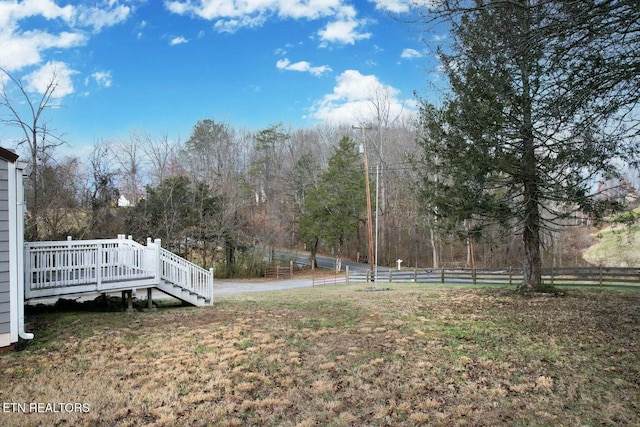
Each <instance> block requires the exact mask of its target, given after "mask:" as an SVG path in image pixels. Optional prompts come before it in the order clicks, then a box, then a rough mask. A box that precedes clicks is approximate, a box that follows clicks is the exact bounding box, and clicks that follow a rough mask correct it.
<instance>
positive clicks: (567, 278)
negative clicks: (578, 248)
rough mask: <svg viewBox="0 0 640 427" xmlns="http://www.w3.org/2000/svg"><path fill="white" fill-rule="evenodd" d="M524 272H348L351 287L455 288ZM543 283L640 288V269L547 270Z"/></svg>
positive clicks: (518, 277) (510, 281) (508, 281)
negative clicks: (371, 284)
mask: <svg viewBox="0 0 640 427" xmlns="http://www.w3.org/2000/svg"><path fill="white" fill-rule="evenodd" d="M523 277H524V276H523V270H522V268H459V267H456V268H446V267H445V268H436V269H424V268H422V269H420V268H418V269H404V270H379V271H378V276H377V280H376V277H375V274H374V272H373V271H371V270H352V271H348V272H347V283H358V282H375V281H378V282H385V283H393V282H404V283H407V282H413V283H440V284H444V283H451V284H494V285H514V286H515V285H518V284H519V283H522V281H523ZM542 280H543V281H544V282H545V283H550V284H553V285H555V286H595V287H606V286H616V287H640V268H623V267H563V268H543V269H542Z"/></svg>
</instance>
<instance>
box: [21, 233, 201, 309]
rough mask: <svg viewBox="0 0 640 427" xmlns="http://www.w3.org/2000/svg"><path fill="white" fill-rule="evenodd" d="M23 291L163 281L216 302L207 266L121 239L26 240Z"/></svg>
mask: <svg viewBox="0 0 640 427" xmlns="http://www.w3.org/2000/svg"><path fill="white" fill-rule="evenodd" d="M24 260H25V269H24V271H25V297H26V298H37V297H48V296H58V295H64V294H72V293H83V292H105V291H109V290H117V289H126V288H136V287H138V288H143V287H147V288H148V287H153V286H158V285H159V284H160V283H162V282H163V281H164V282H165V283H170V284H172V285H174V286H176V287H178V288H181V289H182V290H185V291H188V292H189V294H190V295H195V296H199V297H201V298H204V299H205V300H206V301H208V302H210V303H212V302H213V269H211V270H209V271H207V270H205V269H203V268H200V267H199V266H197V265H195V264H193V263H191V262H189V261H187V260H185V259H183V258H181V257H179V256H177V255H174V254H173V253H171V252H169V251H167V250H165V249H163V248H162V247H161V242H160V240H159V239H158V240H155V241H153V242H152V241H151V239H148V240H147V245H146V246H144V245H141V244H139V243H137V242H135V241H133V240H132V239H131V237H129V238H125V236H124V235H120V236H118V238H117V239H103V240H71V238H69V239H67V240H66V241H57V242H28V243H25V256H24Z"/></svg>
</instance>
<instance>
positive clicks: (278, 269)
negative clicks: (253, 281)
mask: <svg viewBox="0 0 640 427" xmlns="http://www.w3.org/2000/svg"><path fill="white" fill-rule="evenodd" d="M292 277H293V261H291V262H289V266H288V267H284V266H280V265H268V266H266V267H265V268H264V278H265V279H291V278H292Z"/></svg>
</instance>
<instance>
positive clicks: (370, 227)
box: [352, 126, 375, 271]
mask: <svg viewBox="0 0 640 427" xmlns="http://www.w3.org/2000/svg"><path fill="white" fill-rule="evenodd" d="M352 128H353V129H360V130H362V154H363V157H364V186H365V194H366V197H367V233H368V237H369V269H370V270H371V271H374V270H375V255H374V253H373V223H372V221H371V189H370V188H369V159H368V158H367V138H366V136H365V132H364V131H365V130H367V129H371V128H370V127H369V128H367V127H364V126H352Z"/></svg>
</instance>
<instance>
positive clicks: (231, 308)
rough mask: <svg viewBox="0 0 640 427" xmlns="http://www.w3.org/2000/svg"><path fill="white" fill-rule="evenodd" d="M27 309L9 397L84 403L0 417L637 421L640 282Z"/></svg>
mask: <svg viewBox="0 0 640 427" xmlns="http://www.w3.org/2000/svg"><path fill="white" fill-rule="evenodd" d="M27 320H28V322H29V325H28V328H27V329H29V330H32V331H34V332H35V333H36V339H35V340H34V342H33V343H32V344H31V345H30V346H28V347H27V348H26V349H25V350H23V351H21V352H15V353H5V354H2V355H0V397H1V399H2V402H4V403H5V408H6V404H7V403H26V404H27V405H28V404H29V403H45V404H46V403H85V404H87V406H88V411H79V412H68V411H65V410H62V411H59V412H57V413H56V412H42V411H40V412H30V413H20V412H21V411H19V409H20V408H19V407H14V408H13V409H11V408H10V409H11V410H10V411H2V412H0V425H86V426H93V425H117V426H137V425H167V426H171V425H195V426H200V425H203V426H204V425H213V426H233V425H236V426H244V425H268V426H314V425H323V426H324V425H332V426H343V425H344V426H347V425H357V426H362V425H372V426H387V425H388V426H415V425H446V426H448V425H452V426H453V425H478V426H480V425H482V426H485V425H505V424H506V425H521V426H530V425H611V426H613V425H637V424H638V423H640V371H639V370H640V363H639V362H640V360H639V356H638V355H639V354H640V352H639V350H640V349H639V348H638V342H639V340H638V339H639V338H640V293H637V292H616V291H603V292H598V291H579V290H575V291H573V290H572V291H571V292H569V294H568V295H567V296H565V297H528V298H527V297H521V296H516V295H514V294H512V293H511V291H507V290H503V289H460V288H456V289H445V288H429V287H424V286H422V287H421V286H418V285H391V290H390V291H387V292H384V293H377V292H363V291H362V286H353V285H351V286H337V287H330V288H322V289H318V288H315V289H300V290H295V291H285V292H271V293H264V294H251V295H237V296H228V297H224V298H220V299H219V302H217V304H216V306H215V307H212V308H200V309H198V308H171V309H161V310H159V311H157V312H151V313H137V312H134V313H77V314H69V313H64V314H42V315H34V316H31V317H30V318H28V319H27ZM69 408H71V407H67V409H69ZM26 409H29V407H28V406H27V408H26ZM44 409H46V408H44ZM53 409H55V407H54V408H53ZM62 409H64V407H62ZM26 412H29V411H26Z"/></svg>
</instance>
